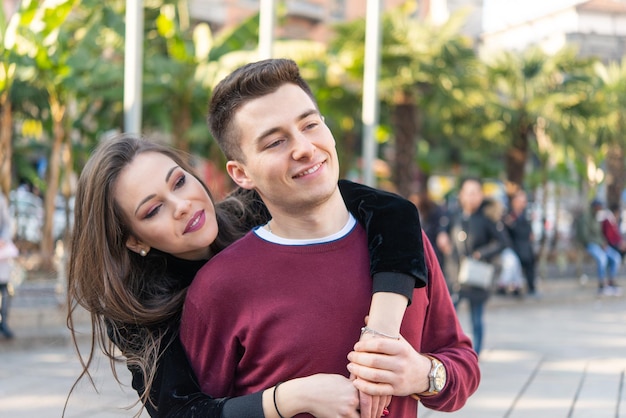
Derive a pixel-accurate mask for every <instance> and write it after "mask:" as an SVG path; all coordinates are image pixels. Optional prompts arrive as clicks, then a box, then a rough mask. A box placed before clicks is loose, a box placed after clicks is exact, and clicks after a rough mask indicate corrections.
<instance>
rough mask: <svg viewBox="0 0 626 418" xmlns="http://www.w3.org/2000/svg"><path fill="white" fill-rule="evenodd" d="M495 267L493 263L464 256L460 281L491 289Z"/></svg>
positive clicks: (460, 270)
mask: <svg viewBox="0 0 626 418" xmlns="http://www.w3.org/2000/svg"><path fill="white" fill-rule="evenodd" d="M494 272H495V267H494V266H493V264H491V263H485V262H484V261H480V260H476V259H474V258H471V257H463V259H462V260H461V264H460V265H459V283H461V284H464V285H467V286H472V287H479V288H482V289H489V288H490V287H491V283H492V282H493V275H494Z"/></svg>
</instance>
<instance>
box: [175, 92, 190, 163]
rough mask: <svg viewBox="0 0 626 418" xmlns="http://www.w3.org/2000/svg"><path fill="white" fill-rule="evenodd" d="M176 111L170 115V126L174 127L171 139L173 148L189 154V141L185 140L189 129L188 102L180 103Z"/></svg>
mask: <svg viewBox="0 0 626 418" xmlns="http://www.w3.org/2000/svg"><path fill="white" fill-rule="evenodd" d="M177 109H178V111H176V112H174V113H173V114H172V116H173V118H172V126H173V127H174V132H173V139H174V141H173V142H174V144H173V145H174V147H175V148H177V149H179V150H181V151H184V152H189V141H188V140H187V132H189V129H190V128H191V111H190V110H189V102H188V101H182V103H180V104H179V106H177Z"/></svg>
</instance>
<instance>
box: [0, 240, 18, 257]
mask: <svg viewBox="0 0 626 418" xmlns="http://www.w3.org/2000/svg"><path fill="white" fill-rule="evenodd" d="M18 255H19V250H18V249H17V247H16V246H15V244H14V243H13V241H4V244H0V261H2V260H10V259H12V258H15V257H17V256H18Z"/></svg>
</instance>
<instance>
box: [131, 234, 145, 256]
mask: <svg viewBox="0 0 626 418" xmlns="http://www.w3.org/2000/svg"><path fill="white" fill-rule="evenodd" d="M126 248H128V249H129V250H131V251H133V252H135V253H137V254H140V255H142V256H145V255H146V254H148V251H150V247H148V246H147V245H145V244H144V243H142V242H141V241H139V240H138V239H137V238H136V237H135V236H133V235H131V236H129V237H128V239H127V240H126Z"/></svg>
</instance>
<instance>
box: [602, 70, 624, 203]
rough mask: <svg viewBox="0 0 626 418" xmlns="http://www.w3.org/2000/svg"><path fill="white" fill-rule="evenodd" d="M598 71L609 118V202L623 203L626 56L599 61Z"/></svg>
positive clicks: (606, 124) (605, 137) (605, 127)
mask: <svg viewBox="0 0 626 418" xmlns="http://www.w3.org/2000/svg"><path fill="white" fill-rule="evenodd" d="M596 74H597V76H598V81H599V83H600V86H599V90H598V95H599V97H598V99H599V101H602V103H603V104H604V106H606V117H605V118H604V123H603V124H602V125H601V130H600V136H601V139H602V141H603V143H604V144H606V147H607V152H606V161H605V166H606V171H607V178H606V182H607V184H606V187H607V190H606V193H607V205H609V206H619V205H620V204H621V200H622V192H623V190H624V185H625V183H626V169H625V167H624V158H625V152H624V148H625V147H626V139H625V138H624V132H625V131H626V117H625V116H624V112H626V59H623V60H622V61H621V63H618V62H612V63H609V64H608V65H603V64H600V63H598V64H597V66H596Z"/></svg>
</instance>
